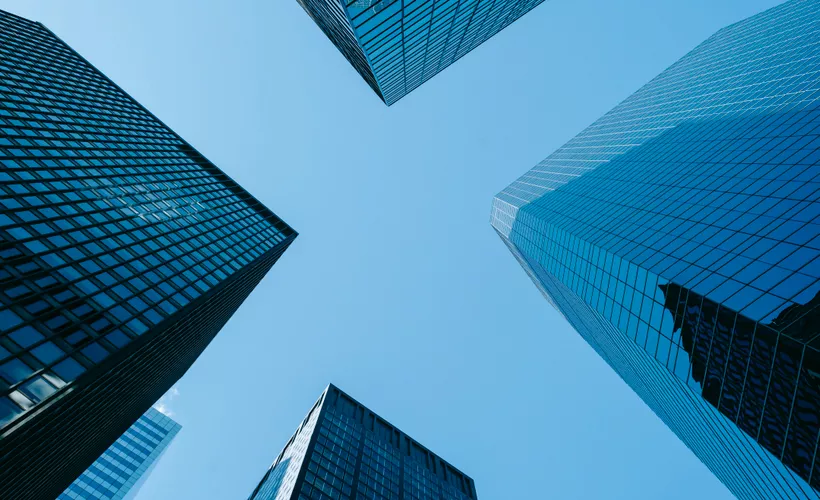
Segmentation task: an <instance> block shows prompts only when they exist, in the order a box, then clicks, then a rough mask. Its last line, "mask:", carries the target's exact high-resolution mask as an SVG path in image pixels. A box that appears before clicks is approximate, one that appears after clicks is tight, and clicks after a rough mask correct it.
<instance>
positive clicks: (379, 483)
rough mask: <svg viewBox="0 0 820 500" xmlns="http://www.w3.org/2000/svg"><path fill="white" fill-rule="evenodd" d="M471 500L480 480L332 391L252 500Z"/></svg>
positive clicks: (332, 388)
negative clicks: (468, 475) (330, 499)
mask: <svg viewBox="0 0 820 500" xmlns="http://www.w3.org/2000/svg"><path fill="white" fill-rule="evenodd" d="M329 498H335V499H341V500H345V499H360V498H367V499H388V498H393V499H399V498H405V499H408V500H409V499H416V500H472V499H476V498H478V497H477V496H476V491H475V484H474V483H473V480H472V479H470V478H469V477H467V476H466V475H465V474H464V473H462V472H460V471H459V470H457V469H456V468H455V467H453V466H452V465H450V464H448V463H447V462H445V461H444V460H442V459H441V457H439V456H437V455H436V454H434V453H432V452H431V451H430V450H428V449H427V448H425V447H423V446H422V445H420V444H419V443H417V442H416V441H414V440H413V439H412V438H411V437H410V436H408V435H407V434H405V433H403V432H401V431H400V430H398V429H396V428H395V427H393V426H392V425H390V424H389V423H388V422H386V421H385V420H384V419H382V418H381V417H379V416H378V415H376V414H375V413H373V412H372V411H370V410H368V409H367V408H365V407H364V406H363V405H362V404H361V403H359V402H358V401H356V400H354V399H353V398H351V397H350V396H348V395H347V394H345V393H344V392H342V391H341V390H339V389H338V388H336V387H335V386H333V385H329V386H328V387H327V389H325V391H324V392H323V393H322V395H321V396H320V397H319V400H318V401H316V404H314V405H313V408H311V410H310V412H309V413H308V414H307V416H306V417H305V419H304V420H303V421H302V423H301V425H299V428H298V429H297V430H296V433H295V434H294V435H293V436H292V437H291V438H290V440H289V441H288V443H287V444H286V445H285V448H284V449H283V450H282V452H281V453H280V454H279V456H278V457H277V458H276V460H275V461H274V462H273V465H271V466H270V468H269V469H268V472H267V473H266V474H265V477H263V478H262V481H261V482H260V483H259V485H258V486H257V487H256V489H255V490H254V491H253V493H251V496H250V497H249V500H325V499H329Z"/></svg>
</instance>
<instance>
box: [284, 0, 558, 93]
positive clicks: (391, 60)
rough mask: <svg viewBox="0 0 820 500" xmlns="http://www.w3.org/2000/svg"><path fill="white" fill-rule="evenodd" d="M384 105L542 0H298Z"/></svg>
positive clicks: (430, 76) (433, 74)
mask: <svg viewBox="0 0 820 500" xmlns="http://www.w3.org/2000/svg"><path fill="white" fill-rule="evenodd" d="M297 1H298V2H299V4H300V5H301V6H302V7H303V8H304V9H305V10H306V11H307V13H308V15H310V17H311V18H312V19H313V20H314V21H315V22H316V24H317V25H318V26H319V28H321V29H322V31H323V32H324V33H325V35H327V37H328V38H330V40H331V41H332V42H333V44H334V45H336V48H338V49H339V51H340V52H341V53H342V54H344V56H345V57H346V58H347V60H348V61H349V62H350V64H352V65H353V67H354V68H355V69H356V71H358V72H359V74H360V75H361V76H362V78H364V80H365V81H366V82H367V84H368V85H370V88H372V89H373V91H374V92H376V95H378V96H379V97H380V98H381V99H382V101H384V102H385V104H387V105H388V106H389V105H391V104H393V103H395V102H396V101H398V100H399V99H401V98H402V97H404V96H405V95H407V94H409V93H410V92H412V91H413V90H414V89H415V88H416V87H418V86H420V85H421V84H423V83H424V82H426V81H427V80H429V79H430V78H432V77H434V76H435V75H436V74H438V73H439V72H440V71H442V70H443V69H444V68H446V67H447V66H449V65H451V64H453V63H454V62H456V61H457V60H459V59H460V58H461V57H462V56H464V55H465V54H467V53H468V52H470V51H471V50H473V49H474V48H476V47H478V46H479V45H481V44H482V43H483V42H484V41H486V40H487V39H489V38H490V37H492V36H493V35H495V34H496V33H498V32H499V31H501V30H503V29H504V28H506V27H507V26H509V25H510V24H512V23H513V21H515V20H516V19H518V18H520V17H521V16H523V15H524V14H526V13H527V12H529V11H531V10H532V9H534V8H535V7H537V6H538V5H540V4H541V2H543V1H544V0H439V1H435V0H297Z"/></svg>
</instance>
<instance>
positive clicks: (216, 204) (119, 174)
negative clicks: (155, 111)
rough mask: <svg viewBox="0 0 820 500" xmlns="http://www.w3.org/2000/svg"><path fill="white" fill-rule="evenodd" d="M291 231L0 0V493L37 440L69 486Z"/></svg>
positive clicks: (215, 324) (23, 472) (160, 388)
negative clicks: (3, 6) (73, 455)
mask: <svg viewBox="0 0 820 500" xmlns="http://www.w3.org/2000/svg"><path fill="white" fill-rule="evenodd" d="M295 237H296V233H295V232H294V231H293V230H292V229H291V228H290V227H288V226H287V225H286V224H285V223H284V222H282V220H281V219H279V218H278V217H276V216H275V215H274V214H273V213H272V212H270V210H268V209H267V208H266V207H264V206H263V205H262V204H261V203H260V202H259V201H257V200H256V199H255V198H253V197H252V196H251V195H250V194H249V193H247V192H246V191H245V190H244V189H242V188H241V187H240V186H238V185H237V184H236V183H235V182H233V181H232V180H231V179H230V178H228V177H227V176H226V175H225V174H224V173H222V172H221V171H220V170H219V169H217V168H216V167H215V166H214V165H213V164H211V163H210V162H209V161H208V160H207V159H205V158H204V157H203V156H202V155H201V154H199V153H198V152H197V151H196V150H195V149H194V148H192V147H191V146H190V145H189V144H188V143H186V142H185V141H184V140H182V139H181V138H180V137H179V136H177V135H176V134H175V133H174V132H173V131H172V130H170V129H169V128H168V127H167V126H165V125H164V124H163V123H162V122H161V121H159V120H158V119H157V118H156V117H154V116H153V115H152V114H150V113H149V112H148V111H147V110H145V109H144V108H143V107H141V106H140V105H139V103H137V102H136V101H134V100H133V99H132V98H131V97H130V96H128V95H127V94H126V93H125V92H124V91H123V90H122V89H120V88H119V87H117V86H116V85H115V84H114V83H112V82H111V81H110V80H108V79H107V78H106V77H105V76H104V75H103V74H102V73H100V72H99V71H98V70H97V69H96V68H94V67H93V66H91V65H90V64H89V63H88V62H87V61H85V60H84V59H83V58H82V57H81V56H79V55H78V54H77V53H76V52H74V51H73V50H72V49H71V48H70V47H68V46H67V45H66V44H65V43H63V42H62V41H61V40H60V39H59V38H58V37H56V36H55V35H54V34H53V33H51V32H50V31H49V30H48V29H47V28H45V27H44V26H42V25H41V24H39V23H34V22H31V21H27V20H25V19H22V18H19V17H17V16H14V15H11V14H7V13H4V12H1V11H0V457H2V458H0V497H2V498H26V496H19V495H22V493H19V495H18V492H17V491H16V490H15V488H21V487H22V486H20V485H29V484H33V483H34V482H35V481H34V480H27V479H26V478H27V477H29V476H28V475H29V474H32V475H33V477H37V478H38V479H37V480H36V482H37V483H38V484H42V483H43V482H44V481H42V478H43V477H46V475H47V474H46V472H45V471H44V470H40V471H39V472H40V473H42V474H41V475H38V474H37V471H38V467H34V466H31V465H30V464H29V461H33V460H34V458H33V457H35V456H38V455H37V454H38V453H44V454H45V455H46V456H50V457H51V459H53V460H54V461H55V462H54V464H52V466H50V467H52V468H51V469H49V473H50V474H55V478H54V479H53V481H51V482H49V483H48V484H52V485H55V486H60V487H59V489H58V490H57V491H56V492H54V494H43V496H51V497H52V498H53V497H55V496H56V495H57V494H58V493H59V492H60V491H62V490H63V489H64V488H65V487H66V486H67V484H68V483H70V482H71V480H72V479H74V478H76V477H77V476H78V475H79V473H80V472H81V471H82V469H85V467H87V466H88V465H89V464H90V463H91V462H92V461H93V460H94V459H95V458H96V457H97V456H99V455H100V453H101V452H102V451H103V449H105V448H106V447H107V446H108V445H110V444H111V443H112V442H113V441H114V440H115V439H116V438H117V437H118V436H119V435H121V434H122V432H123V431H124V430H125V428H126V427H127V426H128V425H130V424H131V423H133V422H134V421H135V420H136V419H137V418H139V416H140V415H141V414H142V413H143V412H144V411H146V409H147V408H149V407H150V405H151V404H152V403H153V402H154V401H156V400H157V399H158V398H159V397H160V396H161V395H162V394H163V393H164V392H165V391H166V390H168V388H170V386H171V385H172V384H173V382H175V381H176V380H177V379H178V378H179V377H180V376H181V375H182V374H183V373H184V372H185V370H187V368H188V367H189V366H190V365H191V363H193V361H194V360H195V359H196V357H197V356H198V355H199V353H201V352H202V350H203V349H204V348H205V346H206V345H207V343H208V342H209V341H210V339H212V338H213V336H214V335H215V334H216V333H217V332H218V331H219V329H220V328H221V326H222V325H223V324H224V323H225V321H227V320H228V318H230V316H231V314H233V312H234V311H235V310H236V308H237V307H238V306H239V304H241V302H242V300H244V297H246V296H247V294H248V293H250V291H251V290H252V289H253V287H254V286H255V285H256V283H258V281H259V280H260V279H261V278H262V276H264V274H265V272H266V271H267V270H268V269H270V267H271V266H272V265H273V263H274V262H275V261H276V260H277V259H278V257H279V256H280V255H281V254H282V252H283V251H284V250H285V249H286V248H287V246H288V245H289V244H290V243H291V241H292V240H293V239H294V238H295ZM149 367H150V370H149V369H148V368H149ZM40 410H42V411H40ZM89 410H92V411H89ZM55 419H56V421H55ZM38 421H49V422H50V423H49V424H48V425H47V426H46V425H38V424H37V422H38ZM61 421H64V422H65V426H63V425H61V424H60V423H59V422H61ZM55 422H56V423H55ZM68 422H71V424H70V425H69V424H68ZM78 442H79V443H85V445H84V446H85V448H82V447H81V448H82V458H80V457H79V456H78V457H77V459H76V460H73V461H71V462H72V464H73V465H66V463H67V462H68V461H66V460H64V459H60V453H61V451H60V450H61V448H64V449H62V452H64V453H69V451H68V450H72V451H71V453H80V451H79V450H77V449H76V446H73V445H75V444H76V443H78ZM46 443H48V446H46ZM38 447H39V448H42V449H39V450H38ZM49 453H51V455H49ZM48 460H49V459H48V458H46V459H44V458H43V457H40V458H38V459H37V461H36V463H38V464H40V465H39V466H40V467H46V462H47V461H48ZM58 462H59V463H62V464H63V465H56V464H57V463H58ZM32 463H33V462H32ZM77 468H79V470H77ZM56 476H59V479H57V477H56ZM61 481H63V484H61V485H60V482H61ZM15 485H16V486H15ZM32 494H34V492H32Z"/></svg>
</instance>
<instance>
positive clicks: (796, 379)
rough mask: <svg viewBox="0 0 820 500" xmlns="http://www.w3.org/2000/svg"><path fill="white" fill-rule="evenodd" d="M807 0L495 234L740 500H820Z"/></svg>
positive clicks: (512, 210) (618, 133) (563, 173)
mask: <svg viewBox="0 0 820 500" xmlns="http://www.w3.org/2000/svg"><path fill="white" fill-rule="evenodd" d="M818 46H820V2H818V1H816V0H793V1H790V2H786V3H784V4H782V5H780V6H778V7H775V8H773V9H770V10H767V11H765V12H762V13H760V14H758V15H756V16H753V17H751V18H748V19H746V20H744V21H741V22H739V23H736V24H733V25H731V26H728V27H726V28H724V29H722V30H720V31H718V32H717V33H715V34H714V35H713V36H712V37H710V38H709V39H708V40H706V41H705V42H704V43H702V44H701V45H699V46H698V47H696V48H695V49H694V50H692V51H691V52H690V53H689V54H687V55H686V56H685V57H683V58H682V59H681V60H679V61H678V62H676V63H675V64H673V65H672V66H671V67H670V68H668V69H667V70H666V71H664V72H663V73H661V74H660V75H659V76H658V77H656V78H655V79H653V80H652V81H651V82H649V83H648V84H647V85H646V86H644V87H643V88H641V89H640V90H639V91H637V92H636V93H635V94H633V95H632V96H630V97H629V98H627V99H626V100H625V101H624V102H622V103H621V104H619V105H618V106H616V107H615V108H614V109H612V110H611V111H610V112H608V113H607V114H606V115H604V116H603V117H602V118H600V119H599V120H598V121H596V122H595V123H593V124H592V125H591V126H590V127H588V128H587V129H586V130H584V131H583V132H581V133H580V134H578V135H577V136H576V137H575V138H573V139H572V140H570V141H569V142H568V143H567V144H565V145H564V146H562V147H561V148H559V149H558V150H557V151H556V152H554V153H553V154H552V155H550V156H549V157H548V158H546V159H545V160H544V161H542V162H541V163H539V164H538V165H537V166H536V167H535V168H533V169H532V170H530V171H529V172H527V173H526V174H524V175H523V176H522V177H521V178H520V179H518V180H517V181H515V182H514V183H512V184H511V185H510V186H509V187H507V188H506V189H505V190H504V191H502V192H501V193H499V194H498V195H497V196H496V198H495V200H494V201H493V209H492V216H491V222H492V225H493V227H494V228H495V230H496V231H497V232H498V234H499V235H500V236H501V238H502V240H503V241H504V243H505V244H506V245H507V246H508V248H509V249H510V251H511V252H512V253H513V255H514V256H515V257H516V258H517V259H518V261H519V262H520V263H521V265H522V266H523V267H524V269H525V270H526V272H527V273H528V274H529V276H530V277H531V279H532V280H533V282H534V283H535V284H536V285H537V286H538V288H539V289H540V290H541V292H542V293H543V294H544V296H545V297H546V298H547V300H548V301H549V302H550V303H551V304H553V305H554V306H555V307H556V308H557V309H558V310H559V311H560V312H561V313H562V314H563V315H564V317H565V318H566V319H567V320H568V321H569V322H570V324H572V325H573V327H574V328H575V329H576V330H577V331H578V332H579V333H580V334H581V335H582V336H583V337H584V339H585V340H586V341H587V342H588V343H589V344H590V345H591V346H592V347H593V348H594V349H595V350H596V351H597V352H598V353H599V354H600V355H601V357H602V358H603V359H604V360H606V362H607V363H608V364H609V365H610V366H611V367H612V368H613V369H614V370H615V371H616V372H617V373H618V374H619V375H620V376H621V377H622V378H623V379H624V381H626V382H627V383H628V384H629V385H630V386H631V387H632V388H633V389H634V390H635V392H636V393H637V394H638V395H639V396H640V397H641V398H642V399H643V400H644V401H645V402H646V404H647V405H648V406H650V407H651V408H652V409H653V411H655V413H656V414H657V415H658V416H659V417H660V418H661V419H662V420H663V421H664V422H665V423H666V424H667V425H668V426H669V427H670V428H671V429H672V430H673V431H674V432H675V433H676V434H677V435H678V436H679V437H680V438H681V440H683V442H684V443H686V445H687V446H688V447H689V448H690V449H691V450H692V451H693V452H694V453H695V454H696V455H697V456H698V457H699V458H700V459H701V460H702V461H703V462H704V464H706V466H707V467H709V469H710V470H712V471H713V472H714V473H715V474H716V475H717V477H718V478H719V479H720V480H721V481H722V482H723V483H724V484H725V485H726V486H727V487H728V488H729V489H730V490H731V491H732V493H734V494H735V495H736V496H738V497H740V498H749V499H756V498H773V499H774V498H778V499H780V498H801V499H802V498H811V499H816V498H820V494H818V490H819V489H820V461H818V459H817V455H818V453H817V451H818V448H817V445H818V437H819V435H820V403H819V402H820V398H819V397H818V396H820V384H818V376H820V375H819V374H820V371H819V370H820V367H819V366H818V349H820V321H818V305H820V298H818V293H820V108H818V98H820V76H818V72H817V68H818V67H820V50H818V49H817V47H818Z"/></svg>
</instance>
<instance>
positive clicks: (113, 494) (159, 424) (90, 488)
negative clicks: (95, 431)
mask: <svg viewBox="0 0 820 500" xmlns="http://www.w3.org/2000/svg"><path fill="white" fill-rule="evenodd" d="M180 429H181V426H180V425H179V424H178V423H176V422H174V421H173V420H172V419H171V418H170V417H168V416H166V415H163V414H162V413H161V412H159V411H157V410H156V409H154V408H150V409H149V410H148V411H147V412H145V414H144V415H143V416H141V417H140V418H139V420H137V421H136V422H134V424H133V425H132V426H131V427H129V428H128V430H127V431H125V434H123V435H122V436H120V437H119V439H117V440H116V441H115V442H114V444H112V445H111V446H110V447H109V448H108V449H107V450H105V452H104V453H103V454H102V455H100V457H99V458H98V459H97V460H96V461H95V462H94V463H93V464H91V467H89V468H88V469H86V470H85V472H83V473H82V475H80V477H78V478H77V479H76V480H74V482H73V483H71V486H69V487H68V488H67V489H66V490H65V491H64V492H63V493H62V494H60V496H59V497H57V500H97V499H100V498H105V499H108V500H122V499H126V498H134V497H135V496H136V494H137V491H138V490H139V487H140V486H141V485H142V484H143V483H144V482H145V480H146V479H147V478H148V475H149V474H150V473H151V470H153V468H154V466H156V464H157V462H158V461H159V459H160V458H161V457H162V454H163V453H164V452H165V450H166V449H167V448H168V445H170V444H171V441H172V440H173V439H174V437H176V435H177V433H178V432H179V430H180Z"/></svg>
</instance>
